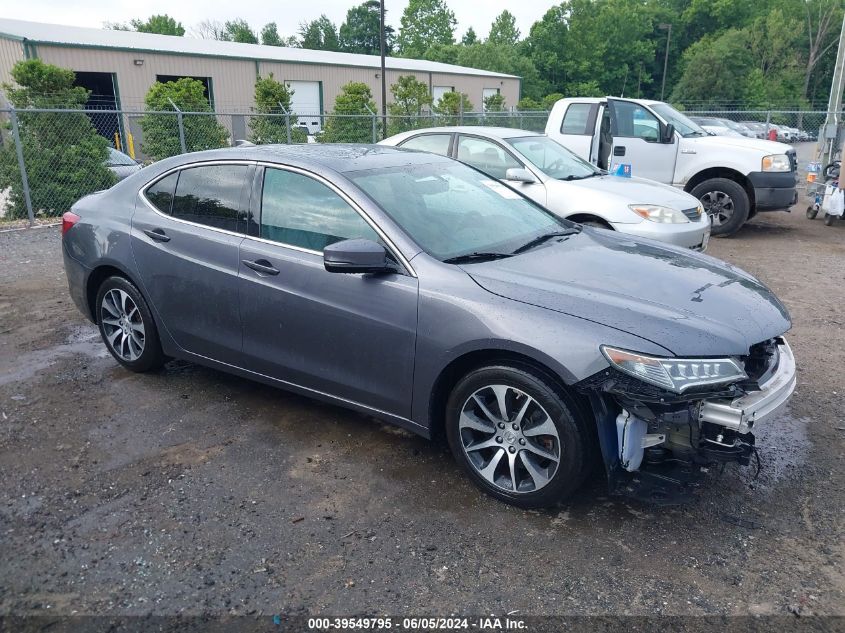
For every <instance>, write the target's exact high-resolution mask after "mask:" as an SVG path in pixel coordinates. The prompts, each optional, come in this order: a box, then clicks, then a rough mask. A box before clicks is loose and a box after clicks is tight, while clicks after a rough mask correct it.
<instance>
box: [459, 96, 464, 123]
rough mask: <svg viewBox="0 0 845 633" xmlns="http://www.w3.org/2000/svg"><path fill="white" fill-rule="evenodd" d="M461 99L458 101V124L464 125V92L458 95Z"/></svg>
mask: <svg viewBox="0 0 845 633" xmlns="http://www.w3.org/2000/svg"><path fill="white" fill-rule="evenodd" d="M458 94H459V95H460V98H459V99H458V124H459V125H463V124H464V95H463V93H462V92H459V93H458Z"/></svg>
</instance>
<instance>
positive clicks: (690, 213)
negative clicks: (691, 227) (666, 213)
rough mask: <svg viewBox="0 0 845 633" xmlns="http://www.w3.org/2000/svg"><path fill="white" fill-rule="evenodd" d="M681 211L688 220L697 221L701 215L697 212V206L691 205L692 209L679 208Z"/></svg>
mask: <svg viewBox="0 0 845 633" xmlns="http://www.w3.org/2000/svg"><path fill="white" fill-rule="evenodd" d="M681 213H683V214H684V215H685V216H687V218H688V219H689V220H690V222H698V220H699V218H701V215H700V214H699V213H698V207H693V208H692V209H681Z"/></svg>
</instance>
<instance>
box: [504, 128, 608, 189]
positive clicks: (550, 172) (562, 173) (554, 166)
mask: <svg viewBox="0 0 845 633" xmlns="http://www.w3.org/2000/svg"><path fill="white" fill-rule="evenodd" d="M505 142H506V143H508V144H510V145H511V146H512V147H513V148H514V149H515V150H516V151H518V152H519V153H520V154H522V155H523V156H525V158H527V159H528V160H530V161H531V162H532V163H533V164H534V165H535V166H536V167H537V169H539V170H540V171H542V172H543V173H544V174H546V175H547V176H549V177H551V178H557V179H558V180H581V179H582V178H590V177H592V176H598V175H599V174H601V172H600V171H599V170H597V169H596V168H595V167H593V166H592V165H591V164H590V163H588V162H587V161H585V160H582V159H581V158H579V157H578V156H576V155H575V154H573V153H572V152H570V151H569V150H568V149H566V148H565V147H564V146H563V145H561V144H559V143H556V142H555V141H553V140H552V139H550V138H548V137H547V136H520V137H518V138H508V139H505Z"/></svg>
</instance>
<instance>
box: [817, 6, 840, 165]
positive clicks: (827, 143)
mask: <svg viewBox="0 0 845 633" xmlns="http://www.w3.org/2000/svg"><path fill="white" fill-rule="evenodd" d="M843 80H845V16H843V18H842V28H841V29H840V32H839V48H838V49H837V51H836V66H834V68H833V81H831V83H830V99H828V102H827V116H826V118H825V121H824V126H823V127H822V129H821V134H820V135H819V145H820V150H821V151H820V153H821V157H822V158H823V159H824V162H825V164H827V163H831V162H833V157H834V156H835V155H836V150H837V149H838V147H837V144H838V143H839V134H840V128H841V125H842V120H841V118H840V116H839V115H840V113H841V111H842V91H843V89H845V83H843ZM822 135H823V136H822ZM822 139H824V141H822ZM822 143H823V144H822Z"/></svg>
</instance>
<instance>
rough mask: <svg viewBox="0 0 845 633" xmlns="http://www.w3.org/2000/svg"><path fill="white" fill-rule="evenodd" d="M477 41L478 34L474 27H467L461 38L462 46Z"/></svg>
mask: <svg viewBox="0 0 845 633" xmlns="http://www.w3.org/2000/svg"><path fill="white" fill-rule="evenodd" d="M477 41H478V35H476V34H475V29H474V28H472V27H469V28H468V29H467V32H466V33H464V36H463V37H462V38H461V44H463V45H464V46H471V45H472V44H475V43H476V42H477Z"/></svg>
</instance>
